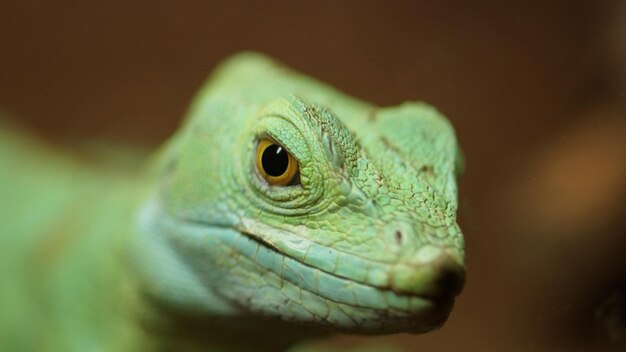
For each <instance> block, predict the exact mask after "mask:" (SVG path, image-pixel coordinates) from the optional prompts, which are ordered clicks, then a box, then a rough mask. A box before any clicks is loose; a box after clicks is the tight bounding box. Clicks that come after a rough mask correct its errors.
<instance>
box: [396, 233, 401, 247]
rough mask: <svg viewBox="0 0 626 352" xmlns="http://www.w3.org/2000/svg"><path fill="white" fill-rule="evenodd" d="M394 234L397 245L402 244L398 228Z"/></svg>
mask: <svg viewBox="0 0 626 352" xmlns="http://www.w3.org/2000/svg"><path fill="white" fill-rule="evenodd" d="M395 236H396V243H397V244H398V245H401V244H402V232H400V230H396V234H395Z"/></svg>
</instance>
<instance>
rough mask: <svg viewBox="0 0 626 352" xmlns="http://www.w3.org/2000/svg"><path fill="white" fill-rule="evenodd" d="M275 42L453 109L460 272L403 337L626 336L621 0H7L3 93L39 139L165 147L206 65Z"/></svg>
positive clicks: (589, 341) (617, 345) (306, 64)
mask: <svg viewBox="0 0 626 352" xmlns="http://www.w3.org/2000/svg"><path fill="white" fill-rule="evenodd" d="M241 50H258V51H262V52H264V53H267V54H269V55H271V56H273V57H275V58H277V59H279V60H281V61H283V62H285V63H287V64H288V65H289V66H292V67H294V68H296V69H298V70H300V71H303V72H305V73H307V74H309V75H311V76H313V77H316V78H318V79H320V80H322V81H325V82H328V83H330V84H332V85H334V86H336V87H337V88H339V89H341V90H343V91H345V92H347V93H349V94H352V95H354V96H357V97H359V98H363V99H365V100H368V101H372V102H375V103H378V104H381V105H393V104H398V103H400V102H402V101H405V100H424V101H427V102H429V103H431V104H433V105H435V106H437V107H438V108H439V109H440V110H441V111H442V112H443V113H444V114H446V115H447V116H448V117H449V118H450V120H451V121H452V123H453V125H454V126H455V127H456V130H457V134H458V138H459V140H460V143H461V145H462V146H463V151H464V155H465V158H466V162H467V168H466V171H465V174H464V175H463V178H462V180H461V188H460V190H461V193H460V203H461V206H460V212H459V221H460V223H461V226H462V228H463V229H464V232H465V236H466V241H467V255H468V281H467V285H466V288H465V290H464V292H463V293H462V295H461V296H460V298H459V299H458V302H457V305H456V307H455V310H454V311H453V313H452V315H451V317H450V319H449V321H448V323H447V324H446V325H445V326H444V327H443V328H442V329H441V330H439V331H437V332H435V333H431V334H427V335H420V336H411V335H394V336H382V337H374V338H371V337H358V336H346V335H339V336H335V337H332V338H330V339H327V340H324V341H321V342H320V344H323V345H327V346H328V345H330V346H341V347H342V348H343V347H346V348H347V347H354V346H397V347H398V348H400V349H403V350H407V351H544V350H545V351H589V350H616V351H617V350H626V349H624V348H625V347H626V236H625V235H626V234H625V230H626V220H625V218H624V216H625V215H626V212H625V210H624V205H625V201H626V158H625V156H626V154H625V151H626V113H625V112H626V2H624V1H618V0H615V1H610V0H603V1H566V0H556V1H541V2H534V1H517V2H516V1H487V0H478V1H431V2H426V1H394V2H391V1H380V2H372V1H293V2H278V1H258V2H238V1H163V0H152V1H147V0H146V1H120V0H110V1H100V2H93V1H55V2H52V1H33V0H30V1H10V0H2V1H0V106H1V107H2V108H3V109H4V110H6V111H8V112H9V113H10V114H12V115H14V116H16V117H17V118H18V121H19V122H20V123H21V124H23V125H25V126H27V127H29V128H31V129H32V130H34V131H36V132H37V133H39V134H40V135H41V136H43V137H44V138H46V139H48V140H50V141H53V142H54V143H58V144H61V145H65V146H67V148H70V149H72V148H77V145H79V144H80V143H78V142H80V141H85V140H94V139H97V140H118V141H124V142H125V143H130V144H136V145H142V146H149V147H153V146H157V145H158V144H159V143H161V142H162V141H163V140H165V139H166V138H167V137H168V136H169V135H171V134H172V133H173V131H175V129H176V127H177V125H178V124H179V123H180V120H181V118H182V116H183V115H184V113H185V110H186V107H187V104H188V103H189V101H190V99H191V98H192V97H193V95H194V92H195V91H196V90H197V89H198V88H199V87H200V85H201V84H202V83H203V81H204V79H205V78H206V77H207V75H208V74H209V73H210V71H211V70H212V68H213V67H214V66H215V65H216V64H217V63H218V62H219V61H220V60H221V59H223V58H224V57H226V56H228V55H229V54H231V53H234V52H237V51H241Z"/></svg>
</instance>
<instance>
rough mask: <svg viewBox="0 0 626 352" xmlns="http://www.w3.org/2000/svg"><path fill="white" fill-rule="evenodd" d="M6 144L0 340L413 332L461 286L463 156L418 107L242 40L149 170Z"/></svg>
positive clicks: (140, 340) (431, 323) (118, 341)
mask: <svg viewBox="0 0 626 352" xmlns="http://www.w3.org/2000/svg"><path fill="white" fill-rule="evenodd" d="M3 137H6V138H4V139H6V141H3V142H2V143H3V150H2V154H0V160H2V162H3V163H4V164H5V165H7V166H8V170H11V172H5V171H3V174H0V187H2V189H3V191H2V192H3V193H6V194H5V195H4V196H3V199H4V200H3V208H6V209H2V211H3V212H2V214H1V215H0V219H1V220H2V223H1V224H0V230H1V232H2V238H3V239H2V242H1V243H2V249H0V252H2V254H3V257H4V259H3V260H2V261H1V262H0V264H2V267H3V269H2V270H3V271H1V272H0V273H2V277H3V280H4V281H3V282H10V283H11V285H9V286H10V287H8V288H7V287H5V288H4V289H1V290H0V300H1V301H0V304H2V305H3V306H0V308H1V309H2V311H5V310H6V311H7V312H9V314H7V315H5V316H3V317H2V318H0V337H1V339H0V341H2V342H0V346H2V344H3V343H4V344H8V346H19V349H21V350H64V351H68V350H77V351H85V350H120V349H122V350H141V349H152V348H156V347H155V346H159V345H160V344H166V345H172V346H173V345H178V346H179V347H181V346H182V347H185V348H187V347H191V346H199V347H211V348H213V349H214V350H221V349H224V350H227V349H236V348H245V346H246V344H248V346H249V344H252V345H255V340H254V339H250V340H249V341H247V340H246V339H242V337H241V336H242V335H243V336H250V335H249V334H250V333H251V332H255V331H256V332H263V331H265V330H264V329H265V328H268V327H272V328H276V327H277V326H278V327H280V328H281V329H289V333H288V334H285V336H280V337H279V336H267V334H265V333H264V334H257V335H263V336H258V339H257V340H256V341H257V344H256V347H257V348H260V347H261V342H260V341H262V340H263V341H265V340H267V345H266V347H267V349H268V350H272V349H277V348H286V347H288V346H289V345H290V344H292V343H293V342H294V341H295V340H297V339H299V338H302V337H304V336H309V335H315V334H318V333H319V332H320V331H322V332H323V331H327V330H342V331H352V332H359V333H391V332H403V331H406V332H413V333H420V332H426V331H429V330H432V329H435V328H438V327H439V326H441V325H442V324H443V323H444V321H445V319H446V318H447V316H448V314H449V311H450V309H451V308H452V303H453V301H454V297H455V296H456V294H458V292H459V290H460V289H461V286H462V284H463V279H464V252H463V238H462V235H461V232H460V229H459V227H458V225H457V224H456V220H455V219H456V210H457V189H456V175H457V173H458V171H459V170H458V169H459V164H460V163H459V152H458V149H457V144H456V139H455V136H454V131H453V129H452V127H451V126H450V124H449V122H448V121H447V120H446V119H445V118H444V117H443V116H441V114H439V113H438V112H437V111H436V110H435V109H434V108H432V107H430V106H428V105H426V104H423V103H404V104H402V105H400V106H397V107H389V108H380V107H376V106H374V105H371V104H368V103H365V102H362V101H359V100H357V99H354V98H351V97H348V96H346V95H344V94H342V93H340V92H338V91H336V90H335V89H333V88H331V87H328V86H326V85H324V84H322V83H319V82H317V81H315V80H313V79H310V78H307V77H305V76H302V75H300V74H298V73H295V72H293V71H291V70H290V69H288V68H286V67H284V66H281V65H280V64H277V63H275V62H273V61H271V60H269V59H267V58H265V57H263V56H261V55H258V54H250V53H249V54H240V55H238V56H235V57H233V58H232V59H230V60H228V61H227V62H226V63H225V64H223V65H222V66H220V68H218V69H217V70H216V72H215V73H214V74H213V76H212V78H211V79H210V80H209V82H208V83H207V85H206V86H205V87H204V88H202V90H201V91H200V92H199V94H198V96H197V98H196V99H195V100H194V102H193V104H192V106H191V109H190V111H189V116H188V117H187V119H186V120H185V122H184V124H183V125H182V127H181V129H180V130H179V131H178V132H177V133H176V134H175V135H174V136H173V137H172V138H171V139H170V141H168V142H167V143H166V145H165V146H164V147H163V148H162V149H161V150H160V151H159V152H157V153H156V154H155V156H154V157H153V158H152V159H151V162H150V167H149V168H148V169H147V170H144V171H140V172H137V171H125V170H124V169H121V168H116V167H112V165H110V164H109V165H100V164H95V165H94V163H91V164H89V165H85V164H81V163H78V162H76V160H75V159H73V158H69V157H66V156H64V155H62V154H60V153H56V152H52V151H49V150H47V149H46V148H45V147H42V146H39V145H37V144H35V143H33V142H29V141H26V140H23V139H21V138H19V137H13V136H12V135H11V134H10V133H7V132H4V135H3ZM283 169H284V170H283ZM282 171H284V172H282ZM281 172H282V174H281ZM33 204H34V206H33ZM9 268H10V269H9ZM181 324H182V325H181ZM187 325H189V326H191V325H193V326H196V328H195V329H193V328H189V329H179V328H177V326H187ZM146 326H148V327H146ZM51 327H53V328H51ZM183 330H184V331H183ZM155 331H156V332H155ZM164 331H165V332H164ZM167 331H169V332H171V331H177V332H178V333H179V335H180V336H182V335H185V337H180V336H179V335H177V333H176V332H175V333H170V334H169V335H168V333H167ZM285 331H287V330H285ZM159 336H170V337H169V338H162V337H159ZM224 336H227V337H226V338H225V337H224ZM228 336H230V337H228ZM216 341H217V342H216ZM272 341H276V343H275V344H274V345H272V344H271V343H272ZM11 344H12V345H11ZM182 347H181V348H182ZM3 350H4V349H3ZM177 350H179V349H178V348H177Z"/></svg>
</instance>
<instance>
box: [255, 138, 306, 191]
mask: <svg viewBox="0 0 626 352" xmlns="http://www.w3.org/2000/svg"><path fill="white" fill-rule="evenodd" d="M256 166H257V170H258V171H259V174H261V176H262V177H263V178H264V179H265V180H266V181H267V182H269V184H270V185H275V186H287V185H290V184H293V183H294V182H293V181H294V179H295V178H296V176H297V174H298V161H297V160H296V158H294V157H293V155H291V153H289V152H288V151H287V150H286V149H285V148H284V147H283V146H281V145H280V144H278V143H276V142H274V141H272V140H270V139H267V138H264V139H261V140H260V141H259V145H258V147H257V149H256Z"/></svg>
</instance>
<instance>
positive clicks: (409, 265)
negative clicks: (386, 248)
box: [389, 245, 465, 298]
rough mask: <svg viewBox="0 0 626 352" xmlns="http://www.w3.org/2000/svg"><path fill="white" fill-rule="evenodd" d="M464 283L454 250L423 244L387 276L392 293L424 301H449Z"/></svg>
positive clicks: (460, 261) (463, 273)
mask: <svg viewBox="0 0 626 352" xmlns="http://www.w3.org/2000/svg"><path fill="white" fill-rule="evenodd" d="M464 283H465V267H464V265H463V254H462V253H461V252H460V251H459V250H457V249H455V248H441V247H436V246H433V245H426V246H424V247H422V248H420V249H419V250H418V251H417V253H416V254H415V255H414V256H412V257H411V258H410V259H409V260H408V261H402V262H399V263H398V264H396V265H394V266H393V268H392V269H391V273H390V276H389V286H390V288H391V290H392V291H394V292H397V293H403V294H414V295H418V296H423V297H427V298H451V297H454V296H456V295H457V294H459V293H460V292H461V289H462V288H463V284H464Z"/></svg>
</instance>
